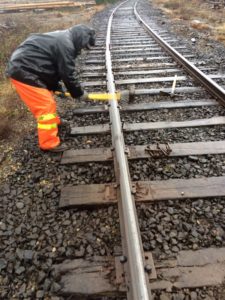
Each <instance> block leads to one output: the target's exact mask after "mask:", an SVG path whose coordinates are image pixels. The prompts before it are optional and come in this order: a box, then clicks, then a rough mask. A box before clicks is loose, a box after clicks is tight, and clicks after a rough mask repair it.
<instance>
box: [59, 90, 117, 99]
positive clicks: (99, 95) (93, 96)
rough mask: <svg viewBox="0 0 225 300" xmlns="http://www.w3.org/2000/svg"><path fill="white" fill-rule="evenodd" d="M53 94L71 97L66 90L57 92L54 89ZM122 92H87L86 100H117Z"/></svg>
mask: <svg viewBox="0 0 225 300" xmlns="http://www.w3.org/2000/svg"><path fill="white" fill-rule="evenodd" d="M55 95H58V96H64V97H71V95H70V93H68V92H65V93H64V92H59V91H56V92H55ZM121 96H122V93H121V92H116V93H114V94H110V93H90V94H88V99H87V100H93V101H110V100H117V101H119V100H120V99H121Z"/></svg>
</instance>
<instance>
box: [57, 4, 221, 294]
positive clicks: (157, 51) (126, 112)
mask: <svg viewBox="0 0 225 300" xmlns="http://www.w3.org/2000/svg"><path fill="white" fill-rule="evenodd" d="M84 63H85V65H84V66H83V68H82V73H81V77H82V78H83V81H84V86H85V88H86V89H87V90H89V91H93V90H94V91H99V92H101V91H106V90H107V91H108V92H109V93H110V94H112V95H114V94H115V92H116V91H123V92H125V93H123V95H125V96H124V97H122V99H121V101H120V102H119V103H118V102H117V100H116V96H115V97H114V99H113V100H111V101H110V102H109V103H108V104H106V105H98V104H97V105H96V104H95V105H93V104H92V103H89V104H90V105H89V106H88V107H87V105H86V104H84V105H82V104H81V107H79V108H77V109H75V110H74V111H73V112H72V115H73V117H74V118H75V119H76V122H77V123H79V124H80V126H75V125H74V126H72V128H71V132H70V136H71V137H69V138H68V139H69V140H70V141H71V144H72V145H75V144H76V145H77V144H78V141H80V140H79V139H80V138H81V139H82V138H84V140H85V141H86V144H85V145H84V148H85V149H76V147H74V148H75V149H71V150H69V151H66V152H64V154H63V156H62V159H61V165H62V166H63V168H64V170H65V176H64V178H65V179H64V180H63V181H62V184H63V185H64V186H63V188H62V190H61V199H60V207H61V208H66V209H70V208H72V207H78V206H81V207H85V206H94V207H97V206H98V205H99V206H103V205H111V204H113V205H118V210H119V217H120V230H121V243H122V250H120V251H118V253H116V255H115V257H113V256H111V257H109V256H107V257H105V256H98V257H89V258H87V259H86V260H85V259H76V260H72V261H68V262H64V263H62V264H59V265H56V266H55V268H56V271H57V272H58V273H59V274H61V275H62V277H61V284H62V286H63V288H62V290H61V294H64V295H67V296H70V297H75V298H74V299H77V298H76V297H78V295H79V296H80V295H83V296H84V297H90V298H91V299H92V298H94V297H97V298H100V297H103V296H124V295H125V294H126V297H127V299H138V300H139V299H146V300H147V299H153V293H157V292H155V291H157V290H159V291H161V290H167V291H172V290H173V289H182V288H183V289H185V288H186V289H194V288H201V287H206V286H219V285H220V284H221V283H222V282H223V278H224V276H225V267H224V263H225V254H224V253H225V251H224V248H221V247H218V246H221V245H223V243H222V241H220V242H221V243H219V235H218V236H217V237H218V239H217V241H218V243H219V244H218V243H217V242H215V246H217V247H215V248H213V247H207V248H206V247H205V248H203V247H198V245H197V247H194V246H193V249H194V250H195V251H193V250H192V249H189V250H183V251H180V250H182V249H180V248H179V247H178V246H176V245H177V243H176V239H178V240H180V239H181V240H182V238H183V237H182V236H180V237H179V234H178V233H176V232H175V233H174V232H170V231H168V232H164V233H163V234H162V235H160V234H158V238H157V242H158V243H163V242H162V239H165V240H166V241H168V244H164V245H163V250H164V255H159V254H158V255H156V254H155V253H154V251H153V254H152V250H154V249H155V247H154V245H155V244H156V241H154V240H153V239H152V233H151V230H152V228H151V222H153V221H152V220H151V219H152V218H153V217H152V215H151V206H152V205H155V203H158V202H159V201H162V202H159V203H162V206H163V205H164V203H168V202H169V203H170V207H169V209H168V213H167V215H166V216H164V218H167V221H168V224H169V223H170V222H174V224H175V225H176V226H177V228H179V227H180V226H182V225H183V224H182V221H180V222H179V216H178V215H176V217H174V219H172V221H171V218H170V214H172V215H173V213H172V211H174V209H176V206H177V203H179V202H185V201H187V202H188V201H189V202H190V203H195V206H197V207H199V209H200V208H201V203H202V202H204V201H209V200H210V201H218V199H223V197H224V196H225V185H224V182H225V167H224V161H225V156H224V154H225V141H224V136H225V113H224V106H225V90H224V88H223V87H224V85H225V80H224V74H222V73H221V72H218V71H217V69H216V68H215V67H214V66H212V65H207V64H204V63H202V62H200V61H198V59H197V58H196V56H195V55H193V54H192V53H191V52H190V50H188V49H187V48H186V46H185V45H182V44H180V43H179V41H178V40H177V39H176V38H174V37H171V35H170V34H169V33H168V32H167V31H165V30H162V29H160V28H159V27H158V26H157V25H156V24H154V23H153V22H151V21H150V20H149V18H148V16H147V11H146V4H145V5H144V3H143V1H142V2H140V3H139V2H138V3H135V2H134V1H125V2H123V3H121V4H120V5H118V6H117V7H116V8H115V9H114V10H113V11H112V12H111V15H110V16H109V19H108V20H105V19H103V20H102V30H101V31H99V32H98V34H97V43H96V47H95V48H94V49H93V50H91V51H90V53H89V54H88V55H87V56H86V57H85V61H84ZM193 111H194V112H195V113H194V116H193V114H192V113H191V112H193ZM91 116H92V117H91ZM89 119H90V120H89ZM87 122H89V123H88V126H86V125H85V124H86V123H87ZM84 125H85V126H84ZM174 133H176V134H174ZM93 137H94V138H95V139H97V140H98V139H99V142H98V144H99V145H100V147H99V148H94V147H92V146H91V144H92V139H93ZM109 137H110V138H111V139H112V145H111V147H104V145H105V144H107V143H105V141H107V142H108V140H109ZM73 139H74V140H76V142H73ZM137 141H138V144H136V142H137ZM105 162H109V163H111V166H113V167H114V171H113V175H112V177H114V181H113V182H109V181H110V178H111V177H110V176H109V177H108V176H106V181H105V182H102V183H101V184H99V183H98V184H96V183H94V182H95V178H93V184H88V185H86V184H84V183H85V182H82V184H81V185H73V182H72V180H71V181H70V182H69V183H70V184H69V185H65V184H66V183H67V182H68V181H67V180H66V179H67V177H71V176H70V175H68V174H71V173H70V172H71V170H72V169H73V166H74V165H79V164H85V163H89V164H91V166H92V165H93V164H95V163H105ZM78 168H79V167H78ZM192 169H195V173H194V176H193V174H191V173H192V172H191V170H192ZM66 172H67V173H66ZM72 177H73V175H72ZM221 201H222V200H221ZM135 202H137V203H142V204H141V205H139V206H138V213H137V209H136V205H135ZM156 205H158V204H156ZM222 210H224V207H223V206H222V207H221V211H222ZM143 211H144V214H143V219H140V217H139V220H138V216H139V215H140V213H143ZM149 220H150V221H149ZM144 222H145V225H146V224H147V228H149V230H147V231H146V230H145V232H142V225H143V223H144ZM199 222H200V223H201V220H199ZM168 226H169V225H168ZM145 227H146V226H145ZM159 227H160V225H159ZM159 230H160V229H159ZM153 231H154V229H153ZM177 231H178V230H177ZM171 233H173V234H172V235H171ZM186 234H187V235H189V234H190V235H192V238H193V239H194V238H195V236H194V233H193V232H192V229H191V228H187V229H186ZM171 241H172V242H171ZM170 242H171V243H172V245H173V249H172V252H171V249H170V247H169V246H168V245H170ZM146 244H147V245H148V246H146ZM149 245H151V246H149ZM165 245H167V247H166V246H165ZM199 248H203V249H199ZM146 249H147V250H148V251H144V250H146ZM165 253H166V254H168V256H166V255H165ZM171 254H172V258H171ZM162 258H164V259H162ZM84 282H85V284H84Z"/></svg>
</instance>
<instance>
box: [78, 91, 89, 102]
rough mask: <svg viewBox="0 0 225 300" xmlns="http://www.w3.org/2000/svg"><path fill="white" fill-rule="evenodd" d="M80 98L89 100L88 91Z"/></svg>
mask: <svg viewBox="0 0 225 300" xmlns="http://www.w3.org/2000/svg"><path fill="white" fill-rule="evenodd" d="M80 100H82V101H87V100H88V93H87V92H86V91H84V93H83V95H82V96H81V97H80Z"/></svg>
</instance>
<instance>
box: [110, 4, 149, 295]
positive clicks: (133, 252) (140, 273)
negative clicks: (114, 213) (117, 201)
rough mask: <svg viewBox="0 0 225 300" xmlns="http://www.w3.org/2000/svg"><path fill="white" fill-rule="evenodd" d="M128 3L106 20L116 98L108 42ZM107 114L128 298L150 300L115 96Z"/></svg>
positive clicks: (112, 83) (111, 86)
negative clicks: (115, 168)
mask: <svg viewBox="0 0 225 300" xmlns="http://www.w3.org/2000/svg"><path fill="white" fill-rule="evenodd" d="M128 1H129V0H128ZM128 1H124V2H122V3H121V4H119V5H118V6H117V7H116V8H115V9H114V10H113V12H112V14H111V15H110V17H109V21H108V27H107V36H106V51H105V58H106V69H107V88H108V92H109V93H111V94H113V95H115V90H116V88H115V84H114V76H113V72H112V60H111V53H110V39H111V28H112V20H113V16H114V14H115V12H116V11H117V9H119V8H120V6H122V5H123V4H125V3H126V2H128ZM109 113H110V121H111V131H112V143H113V146H114V148H115V155H116V158H115V159H116V163H117V165H118V172H119V176H118V178H117V180H118V181H119V186H120V193H121V208H122V211H121V215H122V217H123V228H124V235H125V244H126V248H127V253H126V254H127V258H128V259H127V263H128V268H127V269H128V272H129V280H128V281H127V282H128V283H130V284H129V287H128V289H129V292H128V299H132V300H137V299H138V300H151V299H152V295H151V290H150V287H149V279H148V275H147V273H146V271H145V262H144V252H143V246H142V241H141V235H140V230H139V225H138V219H137V212H136V207H135V203H134V199H133V196H132V192H131V190H132V186H131V181H130V173H129V167H128V162H127V157H126V154H125V152H126V151H125V143H124V138H123V131H122V123H121V120H120V114H119V109H118V102H117V99H116V96H115V97H114V98H113V99H112V100H110V104H109Z"/></svg>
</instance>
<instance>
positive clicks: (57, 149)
mask: <svg viewBox="0 0 225 300" xmlns="http://www.w3.org/2000/svg"><path fill="white" fill-rule="evenodd" d="M68 149H69V147H68V146H67V145H66V144H63V143H62V144H59V145H58V146H56V147H55V148H52V149H48V151H50V152H54V153H59V152H64V151H66V150H68Z"/></svg>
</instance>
